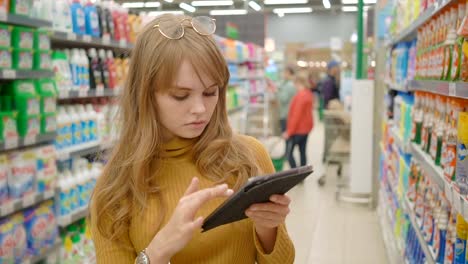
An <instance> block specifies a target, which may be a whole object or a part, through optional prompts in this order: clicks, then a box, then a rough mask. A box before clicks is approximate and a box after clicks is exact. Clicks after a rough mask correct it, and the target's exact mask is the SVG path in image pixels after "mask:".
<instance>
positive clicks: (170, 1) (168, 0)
mask: <svg viewBox="0 0 468 264" xmlns="http://www.w3.org/2000/svg"><path fill="white" fill-rule="evenodd" d="M164 1H166V2H168V3H172V2H174V0H164Z"/></svg>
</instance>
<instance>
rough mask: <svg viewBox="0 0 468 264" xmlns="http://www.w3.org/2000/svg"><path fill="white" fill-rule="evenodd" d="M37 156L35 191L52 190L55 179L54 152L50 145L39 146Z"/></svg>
mask: <svg viewBox="0 0 468 264" xmlns="http://www.w3.org/2000/svg"><path fill="white" fill-rule="evenodd" d="M36 157H37V174H36V175H37V179H36V182H37V184H36V185H37V187H36V188H37V189H36V190H37V192H39V193H44V192H46V191H54V188H55V184H56V179H57V165H56V152H55V148H54V146H52V145H49V146H44V147H39V148H38V149H37V150H36Z"/></svg>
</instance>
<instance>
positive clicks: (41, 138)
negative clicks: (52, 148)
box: [0, 132, 57, 151]
mask: <svg viewBox="0 0 468 264" xmlns="http://www.w3.org/2000/svg"><path fill="white" fill-rule="evenodd" d="M56 136H57V133H56V132H51V133H46V134H39V135H37V136H34V137H26V138H17V139H13V140H6V141H3V142H0V151H6V150H12V149H17V148H23V147H32V146H34V145H38V144H43V143H49V142H53V141H54V139H55V137H56Z"/></svg>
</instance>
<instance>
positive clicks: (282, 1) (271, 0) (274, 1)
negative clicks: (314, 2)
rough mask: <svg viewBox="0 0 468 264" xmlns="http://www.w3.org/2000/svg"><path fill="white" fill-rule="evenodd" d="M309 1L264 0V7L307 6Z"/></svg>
mask: <svg viewBox="0 0 468 264" xmlns="http://www.w3.org/2000/svg"><path fill="white" fill-rule="evenodd" d="M307 2H309V0H265V5H290V4H307Z"/></svg>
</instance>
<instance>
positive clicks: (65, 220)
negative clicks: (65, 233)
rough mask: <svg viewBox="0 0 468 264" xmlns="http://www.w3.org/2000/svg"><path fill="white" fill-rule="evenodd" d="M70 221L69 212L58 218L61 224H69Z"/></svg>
mask: <svg viewBox="0 0 468 264" xmlns="http://www.w3.org/2000/svg"><path fill="white" fill-rule="evenodd" d="M71 221H72V218H71V214H68V215H64V216H62V217H61V218H60V223H61V224H62V226H67V225H69V224H70V223H71Z"/></svg>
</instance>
